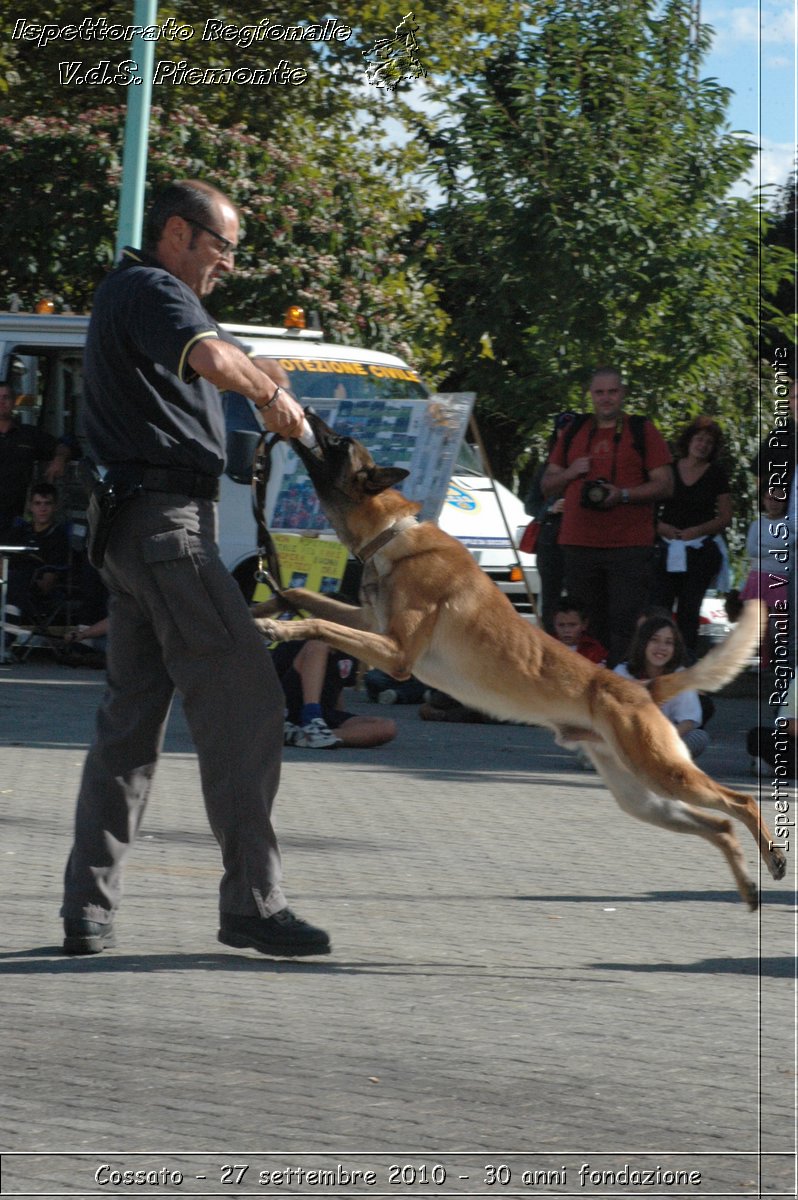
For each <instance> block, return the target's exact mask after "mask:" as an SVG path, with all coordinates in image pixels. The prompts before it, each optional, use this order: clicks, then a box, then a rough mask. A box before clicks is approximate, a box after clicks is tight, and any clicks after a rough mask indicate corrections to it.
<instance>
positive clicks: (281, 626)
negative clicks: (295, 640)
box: [255, 617, 291, 642]
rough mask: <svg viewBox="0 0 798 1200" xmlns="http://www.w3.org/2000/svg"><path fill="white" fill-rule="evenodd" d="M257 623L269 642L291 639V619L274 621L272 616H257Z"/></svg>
mask: <svg viewBox="0 0 798 1200" xmlns="http://www.w3.org/2000/svg"><path fill="white" fill-rule="evenodd" d="M255 624H256V625H257V627H258V629H259V630H260V631H261V633H262V634H263V636H264V637H265V638H266V641H267V642H288V641H290V639H291V632H290V630H289V625H290V624H291V622H290V621H273V620H271V618H270V617H256V618H255Z"/></svg>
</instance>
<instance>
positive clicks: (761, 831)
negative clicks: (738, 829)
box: [677, 767, 787, 879]
mask: <svg viewBox="0 0 798 1200" xmlns="http://www.w3.org/2000/svg"><path fill="white" fill-rule="evenodd" d="M677 797H678V799H680V800H683V801H684V802H685V804H690V805H693V804H701V805H703V806H704V807H706V808H720V809H722V810H723V811H724V812H727V813H729V814H730V815H731V816H733V817H736V818H737V820H738V821H742V823H743V824H744V825H745V826H746V828H747V829H748V830H749V831H750V833H751V836H752V837H753V839H754V841H755V842H756V843H757V845H758V847H759V853H760V854H761V855H762V860H763V862H764V864H765V866H766V867H767V869H768V871H769V872H770V874H771V875H772V876H773V878H774V879H783V878H784V875H785V874H786V871H787V858H786V856H785V854H784V851H783V850H780V849H779V847H778V846H777V845H776V844H775V842H774V841H773V838H772V836H771V833H770V830H769V829H768V827H767V825H766V824H765V822H764V821H763V820H762V815H761V813H760V811H759V805H758V804H757V802H756V800H755V799H754V798H753V796H749V795H748V793H747V792H735V791H733V790H732V788H727V787H724V786H723V784H720V783H716V781H715V780H714V779H711V778H710V777H709V775H705V774H704V772H703V771H700V770H699V769H698V768H697V767H694V768H693V771H692V772H691V773H690V776H689V783H688V785H687V786H686V787H684V788H683V789H680V791H679V792H678V793H677Z"/></svg>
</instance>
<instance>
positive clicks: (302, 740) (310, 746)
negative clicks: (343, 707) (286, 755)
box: [292, 717, 343, 750]
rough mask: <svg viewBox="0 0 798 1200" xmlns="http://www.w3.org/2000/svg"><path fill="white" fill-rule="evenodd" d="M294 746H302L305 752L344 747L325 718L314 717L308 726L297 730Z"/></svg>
mask: <svg viewBox="0 0 798 1200" xmlns="http://www.w3.org/2000/svg"><path fill="white" fill-rule="evenodd" d="M292 745H294V746H301V747H302V748H303V749H305V750H332V749H333V747H334V746H343V742H342V740H341V738H339V737H338V735H337V734H335V733H333V731H332V729H330V727H329V725H328V724H327V722H326V721H325V720H324V718H323V717H314V718H313V720H312V721H309V722H308V724H307V725H303V726H302V728H301V729H298V730H297V733H296V738H295V739H294V741H293V743H292Z"/></svg>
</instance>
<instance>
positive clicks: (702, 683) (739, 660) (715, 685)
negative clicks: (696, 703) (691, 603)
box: [649, 600, 767, 704]
mask: <svg viewBox="0 0 798 1200" xmlns="http://www.w3.org/2000/svg"><path fill="white" fill-rule="evenodd" d="M766 623H767V608H766V606H765V605H764V604H762V603H761V602H760V601H759V600H749V601H748V602H747V603H746V604H744V605H743V612H742V616H741V617H740V619H739V621H738V622H737V624H736V625H735V626H734V628H733V629H732V631H731V633H730V634H729V636H728V637H727V638H726V640H725V641H724V642H722V643H721V645H720V646H718V647H717V648H716V649H715V650H710V652H709V654H707V655H706V657H705V658H702V659H700V660H699V661H698V662H697V663H695V664H694V665H693V666H692V667H688V668H687V670H686V671H674V672H673V673H672V674H670V675H660V676H659V678H657V679H655V680H653V682H652V683H651V685H650V687H649V691H650V692H651V696H652V698H653V700H654V701H655V702H656V703H657V704H662V703H663V701H665V700H670V699H671V697H672V696H677V695H678V694H679V692H684V691H686V690H687V689H688V688H691V689H693V690H695V691H698V692H717V691H718V690H719V689H720V688H722V687H723V686H724V684H727V683H729V682H730V681H731V680H732V679H734V677H735V676H736V675H739V673H740V671H742V669H743V667H744V666H745V664H746V662H747V661H748V659H749V658H750V657H751V655H752V654H753V652H754V650H755V648H756V646H757V645H758V643H759V639H760V638H761V637H762V635H763V633H764V630H765V627H766Z"/></svg>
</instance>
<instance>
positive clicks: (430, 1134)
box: [0, 660, 795, 1196]
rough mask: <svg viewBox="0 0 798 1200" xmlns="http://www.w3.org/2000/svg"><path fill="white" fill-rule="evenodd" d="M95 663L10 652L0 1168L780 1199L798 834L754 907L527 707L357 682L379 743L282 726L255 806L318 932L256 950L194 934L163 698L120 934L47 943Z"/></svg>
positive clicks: (725, 723)
mask: <svg viewBox="0 0 798 1200" xmlns="http://www.w3.org/2000/svg"><path fill="white" fill-rule="evenodd" d="M102 686H103V678H102V674H101V673H99V672H95V671H88V670H83V671H75V670H70V669H68V668H64V667H58V666H54V665H51V664H50V663H48V662H46V661H44V662H43V661H41V660H39V661H37V662H34V661H33V660H31V661H29V662H28V663H27V664H24V665H22V666H11V667H9V666H6V667H2V668H0V718H2V721H1V723H0V801H1V803H2V807H0V816H1V817H2V823H3V840H2V849H0V854H1V855H2V860H3V866H4V870H3V873H2V910H3V919H2V932H0V975H2V996H3V1013H4V1018H3V1035H2V1069H1V1075H0V1077H1V1078H2V1102H1V1103H0V1121H1V1122H2V1127H1V1128H0V1144H1V1145H2V1149H3V1152H4V1153H3V1163H2V1166H3V1176H2V1194H3V1195H78V1196H95V1195H107V1194H109V1193H111V1192H115V1193H119V1192H122V1193H123V1194H128V1195H129V1194H131V1193H133V1194H141V1192H142V1191H144V1192H146V1193H147V1194H152V1193H153V1192H154V1193H161V1192H164V1191H168V1192H173V1193H178V1194H183V1195H226V1196H249V1195H264V1194H270V1193H277V1192H284V1193H290V1194H303V1195H309V1196H310V1195H321V1194H325V1195H337V1196H349V1195H355V1194H370V1195H402V1196H404V1195H441V1196H443V1195H454V1194H457V1193H460V1194H463V1193H465V1194H485V1195H505V1196H508V1195H523V1194H530V1193H531V1194H534V1195H537V1196H542V1195H551V1196H555V1195H556V1196H560V1195H578V1196H587V1195H590V1194H591V1193H596V1194H615V1195H623V1196H626V1195H640V1196H643V1195H645V1196H652V1195H663V1194H664V1195H669V1196H676V1195H689V1196H694V1195H713V1196H732V1195H734V1196H737V1195H745V1196H758V1195H795V1176H794V1167H793V1162H792V1156H791V1152H792V1150H793V1149H794V1145H795V1142H794V1094H795V1092H794V1087H795V1077H794V1065H795V1054H794V1050H795V1036H794V995H795V993H794V986H793V950H794V928H795V925H794V921H795V915H794V914H795V895H794V891H793V888H794V861H793V856H792V854H790V859H791V864H790V877H789V878H788V879H787V880H785V881H783V882H782V883H778V884H776V883H774V882H773V881H772V880H771V879H770V878H769V877H764V878H763V879H762V881H761V884H762V892H763V906H762V908H761V910H760V912H759V913H758V914H757V915H751V914H749V913H748V912H747V910H746V908H745V907H744V905H743V904H742V903H741V902H740V901H739V900H738V899H737V896H736V892H735V890H734V888H733V885H732V881H731V877H730V875H729V874H728V871H727V867H726V864H725V862H724V861H723V860H722V859H721V857H720V855H718V854H717V853H716V852H715V851H714V850H713V849H712V848H711V847H709V846H707V845H705V844H704V843H703V842H700V841H698V840H696V839H692V838H679V837H678V836H676V835H671V834H668V833H665V832H660V831H657V830H654V829H650V828H648V827H647V826H644V825H641V824H638V823H636V822H633V821H631V820H630V819H629V818H627V817H625V816H624V815H623V814H622V813H621V812H620V811H619V810H618V809H617V808H616V807H615V805H614V803H613V802H612V800H611V799H610V798H609V797H608V795H607V794H606V793H605V792H604V790H603V789H602V788H601V787H600V786H599V782H598V778H597V776H595V775H594V774H591V773H587V772H584V771H581V770H578V769H576V767H575V764H574V760H573V759H572V757H571V756H569V755H568V754H566V752H564V751H562V750H559V749H558V748H557V747H556V746H555V745H554V743H553V741H552V739H551V737H550V736H549V735H548V734H547V733H545V732H544V731H542V730H539V729H534V728H525V727H519V726H513V725H451V724H446V725H438V724H429V723H426V722H422V721H420V720H419V719H418V717H417V710H416V709H415V708H406V707H401V708H393V709H390V710H387V709H384V708H381V709H379V710H377V709H371V708H370V706H368V705H367V704H366V703H365V702H364V701H362V700H360V699H358V700H356V701H355V702H354V703H355V706H356V707H358V708H363V709H364V710H367V711H374V712H377V711H379V712H380V714H381V715H386V714H387V713H388V712H390V714H391V715H393V716H395V717H396V718H397V720H398V722H399V726H400V730H399V736H398V737H397V739H396V741H395V742H394V743H392V744H391V745H390V746H387V747H384V748H382V749H380V750H370V751H351V750H350V751H347V750H343V751H342V750H338V751H309V750H296V749H290V750H287V751H286V755H285V766H284V772H283V784H282V787H281V791H280V797H279V803H278V808H277V824H278V832H279V836H280V840H281V846H282V851H283V858H284V867H285V875H286V881H285V882H286V889H287V892H288V895H289V897H290V900H291V903H292V904H293V905H294V906H295V907H296V909H297V911H298V912H299V913H300V914H302V915H303V916H306V917H307V918H308V919H309V920H312V921H317V922H319V923H320V924H323V925H324V926H325V927H326V928H328V929H329V930H330V933H331V936H332V939H333V945H334V953H333V954H332V955H331V956H330V957H329V958H326V959H319V960H308V961H304V962H294V963H292V962H286V961H275V960H270V959H265V958H262V957H260V956H258V955H257V954H256V953H254V952H251V953H250V952H248V951H243V952H236V951H233V950H229V949H227V948H225V947H222V946H221V945H219V944H218V943H217V941H216V928H217V921H216V899H215V894H216V888H217V884H218V878H219V859H218V853H217V848H216V845H215V842H214V841H213V839H212V837H211V834H210V832H209V830H208V827H207V825H206V822H205V816H204V811H203V807H202V801H201V796H200V791H199V783H198V773H197V767H196V762H195V759H194V757H193V754H192V750H191V745H190V742H189V739H188V736H187V733H186V730H185V725H184V723H183V721H182V716H181V713H180V711H179V708H178V709H177V710H176V711H175V713H174V715H173V719H172V722H171V725H170V732H169V736H168V740H167V745H166V751H165V754H164V757H163V761H162V764H161V767H160V770H159V774H158V777H157V782H156V787H155V791H154V795H153V799H152V801H151V804H150V808H149V810H148V813H147V816H146V818H145V823H144V826H143V830H142V834H141V838H140V842H139V844H138V846H137V849H136V851H135V854H134V855H133V857H132V860H131V863H130V867H129V870H128V874H127V887H126V898H125V901H124V904H123V907H122V910H121V913H120V916H119V918H118V922H117V926H118V941H119V945H118V949H116V950H114V951H109V952H106V953H104V954H102V955H100V956H97V957H93V958H89V959H66V958H63V957H62V956H61V955H60V953H59V946H60V934H61V927H60V922H59V920H58V906H59V901H60V888H61V873H62V870H63V865H64V861H65V859H66V855H67V852H68V849H69V844H70V836H71V824H72V815H73V806H74V797H75V793H76V789H77V784H78V778H79V772H80V769H81V764H82V759H83V754H84V751H85V747H86V743H87V739H88V737H89V736H90V732H91V727H92V719H93V712H94V708H95V706H96V703H97V701H98V699H99V697H100V694H101V689H102ZM755 717H756V701H755V700H754V699H731V698H721V699H719V700H718V712H717V715H716V717H715V719H714V721H713V723H712V725H711V727H710V729H711V732H712V735H713V743H712V745H711V747H710V749H709V751H708V752H707V754H706V755H705V758H704V760H703V761H702V765H705V766H706V769H707V770H709V771H710V772H711V773H712V774H715V775H717V776H718V777H719V778H722V779H723V780H724V781H725V782H728V783H731V784H736V785H738V786H743V787H748V786H749V785H751V784H753V783H754V781H753V780H752V779H751V778H750V777H749V776H748V774H747V772H748V762H747V757H746V755H745V750H744V743H743V735H744V732H745V730H746V728H747V727H748V726H749V725H751V724H753V723H754V722H755ZM762 803H763V807H764V809H765V810H766V811H767V814H768V821H769V823H770V824H771V825H772V823H773V804H772V801H771V800H770V797H769V794H768V791H767V789H766V788H763V793H762ZM740 832H741V837H742V838H743V842H744V845H745V848H746V854H747V856H748V861H749V863H751V864H752V865H753V863H754V860H755V858H756V855H755V850H754V846H753V844H752V843H751V841H750V838H749V837H748V835H747V834H746V833H745V831H744V830H743V829H742V827H741V829H740ZM789 832H790V833H791V835H792V837H793V838H794V835H795V831H794V829H793V830H790V831H789ZM791 849H792V847H791ZM125 1171H132V1172H136V1171H138V1172H140V1173H141V1176H140V1178H141V1180H142V1182H137V1181H136V1177H135V1176H131V1177H129V1178H126V1177H125V1175H124V1172H125ZM281 1172H282V1174H281ZM624 1172H626V1174H624ZM148 1173H149V1174H148ZM369 1173H372V1174H373V1178H372V1175H371V1174H369Z"/></svg>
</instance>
